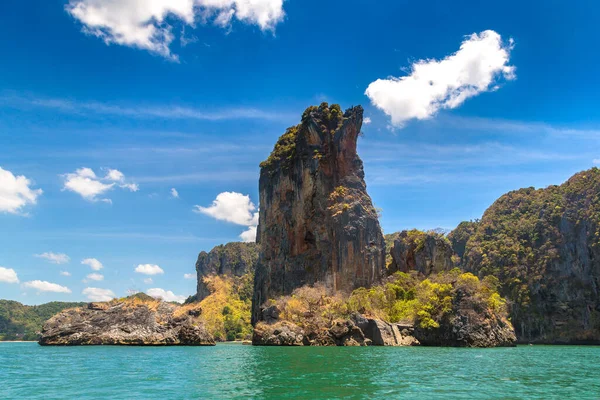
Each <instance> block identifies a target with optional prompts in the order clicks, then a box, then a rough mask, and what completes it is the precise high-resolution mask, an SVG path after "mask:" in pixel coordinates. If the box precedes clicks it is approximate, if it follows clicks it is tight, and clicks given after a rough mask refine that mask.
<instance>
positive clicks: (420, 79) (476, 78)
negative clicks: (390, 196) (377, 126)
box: [365, 30, 515, 127]
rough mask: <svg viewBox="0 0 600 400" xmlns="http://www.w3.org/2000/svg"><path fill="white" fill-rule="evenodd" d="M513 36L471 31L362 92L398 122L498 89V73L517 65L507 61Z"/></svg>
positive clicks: (509, 72)
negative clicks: (441, 54)
mask: <svg viewBox="0 0 600 400" xmlns="http://www.w3.org/2000/svg"><path fill="white" fill-rule="evenodd" d="M512 47H513V41H512V39H511V40H509V42H508V44H505V43H503V42H502V38H501V37H500V35H499V34H498V33H496V32H494V31H491V30H487V31H483V32H481V33H479V34H477V33H474V34H472V35H470V36H468V37H467V38H466V39H465V41H463V42H462V44H461V46H460V49H459V50H458V51H457V52H456V53H454V54H452V55H450V56H447V57H445V58H444V59H443V60H440V61H438V60H420V61H417V62H416V63H414V64H413V65H412V69H411V73H410V75H408V76H403V77H400V78H396V77H390V78H388V79H378V80H376V81H375V82H373V83H371V84H370V85H369V87H368V88H367V90H366V92H365V94H366V95H367V96H368V97H369V99H370V100H371V103H373V105H374V106H376V107H377V108H379V109H381V110H383V111H384V112H385V113H386V114H387V115H389V116H390V117H391V119H392V125H393V126H395V127H402V126H403V125H404V124H405V122H406V121H408V120H410V119H414V118H416V119H420V120H423V119H427V118H430V117H432V116H433V115H435V114H436V113H437V112H438V111H439V110H441V109H453V108H456V107H458V106H460V105H461V104H462V103H463V102H464V101H465V100H466V99H468V98H470V97H473V96H476V95H478V94H480V93H482V92H486V91H490V90H496V89H497V82H498V79H499V78H502V77H503V78H504V79H507V80H511V79H515V67H513V66H510V65H508V63H509V59H510V52H511V50H512Z"/></svg>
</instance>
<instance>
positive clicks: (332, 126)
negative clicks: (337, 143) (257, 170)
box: [260, 103, 344, 171]
mask: <svg viewBox="0 0 600 400" xmlns="http://www.w3.org/2000/svg"><path fill="white" fill-rule="evenodd" d="M311 122H313V123H315V124H316V125H317V126H318V127H319V129H320V130H321V131H322V132H327V133H329V134H331V135H334V134H335V132H336V131H337V130H338V129H339V128H340V127H341V126H342V124H343V123H344V113H343V111H342V109H341V107H340V105H339V104H332V105H331V106H330V105H329V104H327V103H321V105H319V106H318V107H317V106H310V107H308V108H307V109H306V110H305V111H304V113H303V114H302V123H300V124H299V125H296V126H292V127H290V128H288V129H287V130H286V132H285V133H284V134H283V135H282V136H281V137H280V138H279V140H277V143H276V144H275V147H274V148H273V151H272V152H271V154H270V155H269V158H267V159H266V160H265V161H263V162H262V163H260V167H261V168H263V169H267V170H270V171H272V170H273V169H274V168H275V167H276V166H280V167H282V168H284V169H285V168H287V167H288V163H289V162H290V161H291V160H292V159H293V158H294V157H295V155H296V144H297V141H298V137H299V135H300V134H301V133H302V132H305V130H306V129H307V128H308V124H309V123H311ZM313 157H314V158H316V159H321V158H322V157H323V155H322V154H321V153H320V152H319V151H318V150H314V152H313Z"/></svg>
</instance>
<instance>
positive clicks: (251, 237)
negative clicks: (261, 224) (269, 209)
mask: <svg viewBox="0 0 600 400" xmlns="http://www.w3.org/2000/svg"><path fill="white" fill-rule="evenodd" d="M256 230H257V226H256V225H255V226H249V227H248V229H247V230H245V231H244V232H242V233H241V234H240V239H242V241H244V242H246V243H252V242H256Z"/></svg>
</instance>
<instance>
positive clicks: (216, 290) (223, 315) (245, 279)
mask: <svg viewBox="0 0 600 400" xmlns="http://www.w3.org/2000/svg"><path fill="white" fill-rule="evenodd" d="M204 282H205V283H206V284H207V285H208V287H209V290H210V292H211V294H210V296H208V297H207V298H205V299H204V300H202V301H201V302H200V303H199V306H200V308H201V309H202V318H203V320H204V322H205V326H206V329H207V330H208V331H209V332H210V333H211V334H212V335H213V336H214V338H215V340H217V341H225V340H228V341H232V340H244V339H249V338H250V337H251V336H252V325H251V324H250V308H251V307H252V291H253V285H254V274H252V273H248V274H246V275H243V276H241V277H231V276H225V275H212V276H207V277H205V278H204Z"/></svg>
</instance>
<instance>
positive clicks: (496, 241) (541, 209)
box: [461, 168, 600, 343]
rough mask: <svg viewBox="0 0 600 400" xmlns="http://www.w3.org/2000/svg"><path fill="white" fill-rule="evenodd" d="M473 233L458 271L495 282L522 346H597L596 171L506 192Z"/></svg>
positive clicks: (599, 211)
mask: <svg viewBox="0 0 600 400" xmlns="http://www.w3.org/2000/svg"><path fill="white" fill-rule="evenodd" d="M463 228H464V226H463ZM474 228H475V230H474V233H473V234H472V235H471V236H470V238H469V239H468V241H467V242H466V245H465V251H464V255H463V261H462V267H463V268H464V269H466V270H467V271H473V272H474V273H476V274H478V275H479V276H486V275H493V276H496V277H497V278H498V279H499V281H500V284H501V294H502V295H503V296H505V297H507V298H508V299H509V300H510V301H511V304H512V306H511V319H512V322H513V324H514V326H515V329H516V332H517V335H518V337H519V340H520V341H532V342H540V343H600V170H599V169H597V168H593V169H591V170H588V171H584V172H581V173H578V174H576V175H575V176H573V177H572V178H571V179H569V180H568V181H567V182H566V183H564V184H562V185H560V186H550V187H548V188H546V189H538V190H536V189H534V188H528V189H521V190H517V191H514V192H510V193H508V194H506V195H504V196H502V197H501V198H500V199H498V200H497V201H496V202H495V203H494V204H493V205H492V206H491V207H490V208H489V209H488V210H487V211H486V212H485V214H484V215H483V217H482V219H481V221H480V222H478V223H477V224H476V225H475V226H474ZM463 233H464V232H463ZM461 235H462V234H461ZM462 236H464V235H462Z"/></svg>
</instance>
